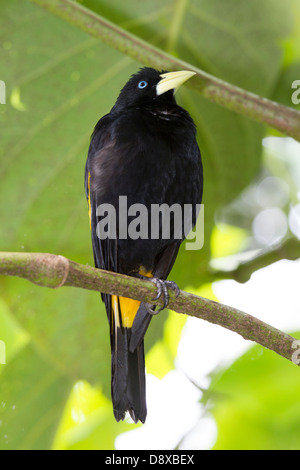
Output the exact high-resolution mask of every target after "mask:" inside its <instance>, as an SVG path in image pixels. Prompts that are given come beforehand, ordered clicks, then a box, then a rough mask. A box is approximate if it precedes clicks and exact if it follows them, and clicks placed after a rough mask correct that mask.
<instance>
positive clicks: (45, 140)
mask: <svg viewBox="0 0 300 470" xmlns="http://www.w3.org/2000/svg"><path fill="white" fill-rule="evenodd" d="M82 3H85V5H86V6H88V7H89V8H92V9H94V10H95V11H96V12H98V13H99V14H102V15H104V16H106V17H107V18H108V19H110V20H111V21H113V22H116V23H117V24H119V25H121V26H122V27H124V28H127V29H129V30H130V31H131V32H133V33H134V34H137V35H139V36H141V37H142V38H144V39H145V40H147V41H149V42H152V43H155V45H157V46H159V47H162V48H164V49H167V50H168V51H170V52H172V53H174V54H176V55H179V56H180V57H181V58H182V59H183V60H186V61H190V62H191V63H193V64H195V65H197V66H200V67H202V68H204V69H205V70H207V71H209V72H211V73H214V74H216V75H217V76H219V77H221V78H224V79H226V80H229V81H231V82H233V83H235V84H237V85H239V86H242V87H245V88H247V89H249V90H251V91H255V92H258V93H261V94H263V95H264V96H269V95H270V94H271V91H272V90H273V88H274V85H275V83H276V80H277V77H278V74H279V71H280V67H281V50H280V47H279V46H278V44H279V43H280V41H281V40H282V39H283V38H284V37H285V36H286V35H287V34H288V32H289V20H290V17H289V11H288V8H287V5H286V4H285V3H284V2H279V0H272V1H271V0H263V1H262V0H260V1H257V0H253V1H251V2H248V1H246V0H242V1H240V2H236V0H228V1H226V2H224V1H222V0H214V1H211V0H201V1H196V0H195V1H191V2H177V1H175V0H167V1H166V2H164V3H163V4H162V3H161V2H158V1H154V2H139V1H137V0H132V1H129V2H125V3H124V2H121V1H120V0H113V1H111V2H102V1H100V0H99V1H96V0H94V1H90V2H88V1H87V2H82ZM0 9H1V17H0V64H1V66H0V67H1V68H0V79H1V80H4V81H5V82H6V86H7V104H6V105H5V106H4V105H1V106H0V124H1V130H0V132H1V141H0V199H1V201H2V204H1V206H0V220H1V224H0V240H1V249H2V250H10V251H19V250H26V251H45V252H53V253H57V254H59V253H60V254H63V255H65V256H67V257H70V258H72V259H74V260H76V261H78V262H83V263H90V264H92V252H91V243H90V233H89V225H88V215H87V207H86V201H85V196H84V191H83V170H84V164H85V158H86V154H87V149H88V144H89V136H90V134H91V132H92V129H93V126H94V124H95V123H96V121H97V120H98V119H99V117H101V116H102V115H103V114H105V113H107V112H108V111H109V110H110V108H111V107H112V105H113V104H114V101H115V99H116V96H117V94H118V92H119V90H120V88H121V87H122V85H123V84H124V83H125V82H126V80H127V79H128V77H129V75H130V74H131V73H133V72H134V71H136V70H137V69H138V68H139V67H140V64H138V63H135V62H133V61H132V60H131V59H129V58H128V57H125V56H124V55H122V54H121V53H119V52H117V51H115V50H112V49H111V48H109V47H108V46H105V45H104V44H102V43H100V42H97V41H96V40H94V39H91V38H90V37H89V36H87V35H86V34H84V33H82V32H81V31H79V30H77V29H76V28H75V27H73V26H70V25H68V24H66V23H65V22H64V21H62V20H60V19H57V18H55V17H54V16H52V15H51V14H49V13H46V12H44V11H43V10H42V9H40V8H39V7H37V6H35V5H33V4H32V3H30V2H29V1H28V0H23V1H22V2H19V1H17V0H11V1H10V2H7V1H5V0H0ZM178 101H179V103H180V104H182V105H183V106H185V107H186V108H187V109H188V110H189V111H190V113H191V114H192V116H193V118H194V119H195V122H196V124H197V128H198V137H199V144H200V147H201V150H202V154H203V162H204V172H205V188H204V203H205V246H204V249H203V250H201V251H200V252H194V251H191V252H188V251H185V250H182V251H181V254H180V256H179V259H178V262H177V263H176V265H175V268H174V273H173V277H174V279H175V280H176V281H177V282H178V283H179V285H180V287H184V286H185V285H197V286H199V285H201V284H202V283H203V282H205V280H206V273H207V265H208V261H209V258H210V249H209V246H210V244H209V239H210V234H211V231H212V228H213V225H214V214H215V211H216V209H217V208H218V207H220V206H221V205H223V204H224V203H226V202H227V201H230V200H231V199H233V198H234V197H235V196H236V195H237V194H238V193H239V192H240V191H241V190H242V189H243V188H244V187H245V186H246V185H247V184H248V183H249V182H250V181H251V179H252V178H253V176H254V175H255V173H256V171H257V169H258V168H259V165H260V154H261V139H262V137H263V135H264V130H263V128H262V127H261V126H259V125H257V124H256V123H253V122H250V121H248V120H247V119H245V118H242V117H240V116H237V115H235V114H234V113H232V112H229V111H226V110H224V109H221V108H220V107H218V106H216V105H213V104H211V103H209V102H207V101H206V100H204V99H203V98H201V97H200V96H198V95H197V94H196V93H194V92H190V91H188V90H186V89H183V90H182V91H181V92H180V93H179V94H178ZM0 295H1V297H2V298H3V300H4V302H5V304H6V305H7V306H8V308H9V309H10V311H11V313H12V314H13V315H15V317H16V318H17V319H18V321H19V322H20V325H21V326H22V327H23V329H24V330H25V332H26V334H28V337H29V338H30V341H31V343H30V345H31V346H30V348H31V349H30V351H31V352H30V353H29V352H27V350H25V349H24V350H23V351H20V352H19V354H18V355H17V356H16V357H15V358H14V361H16V362H15V363H13V362H9V363H8V364H7V366H3V367H6V368H7V371H6V369H5V373H2V374H1V382H2V384H1V389H3V390H7V392H5V393H7V395H5V400H6V398H7V397H8V393H9V394H10V395H11V396H12V397H13V401H14V405H15V406H16V410H18V408H19V404H20V406H21V405H22V387H23V383H22V380H18V376H17V373H19V371H20V370H22V367H23V366H24V373H25V372H26V374H27V375H26V377H27V378H28V382H26V384H27V385H26V386H27V387H28V390H29V389H30V384H31V386H32V388H33V390H34V387H35V385H34V384H38V381H39V378H40V377H39V376H40V374H42V372H41V371H43V364H46V365H45V373H46V372H47V370H49V371H50V372H51V374H52V373H53V383H57V384H58V385H57V386H58V388H57V392H55V395H54V397H53V396H52V394H53V390H52V388H51V387H50V388H48V387H46V388H45V389H43V395H42V398H43V400H44V403H45V408H46V405H47V403H48V404H49V407H50V405H51V406H52V400H54V402H55V403H54V404H55V406H56V410H58V411H57V413H59V410H61V406H62V402H63V401H64V400H65V398H66V390H68V389H69V388H70V384H71V383H74V381H77V380H80V379H86V380H88V381H90V382H91V383H93V384H95V383H99V384H101V386H102V388H103V391H104V392H105V393H106V394H109V388H110V385H109V380H110V371H109V370H110V359H109V355H110V352H109V339H108V326H107V321H106V314H105V312H104V308H103V305H102V304H101V303H100V300H99V295H98V294H96V293H91V292H84V291H81V290H76V289H71V288H69V289H66V288H64V289H62V290H61V291H60V290H53V291H52V290H47V289H42V288H39V287H35V286H31V285H29V284H28V283H26V282H25V281H17V280H16V279H5V280H4V279H3V280H1V286H0ZM165 318H166V316H165V315H164V314H162V315H161V316H160V318H155V319H154V320H153V321H152V325H151V329H150V331H149V333H147V342H148V347H150V346H151V345H152V344H153V343H154V342H155V340H156V339H157V338H158V337H159V336H160V335H161V331H162V323H163V321H164V319H165ZM0 339H1V332H0ZM37 351H38V355H37ZM36 362H37V363H38V364H39V366H38V367H35V366H34V364H35V363H36ZM14 364H16V365H14ZM22 364H23V366H22ZM152 367H153V365H151V368H152ZM58 371H59V372H58ZM51 374H50V375H51ZM2 386H3V388H2ZM36 390H38V388H37V389H36ZM28 393H29V391H28ZM36 393H37V392H36ZM57 394H58V395H59V397H58V396H57ZM33 396H34V395H33ZM40 398H41V397H40ZM1 399H2V397H1V398H0V400H1ZM54 404H53V406H54ZM32 410H33V401H32V400H31V401H28V408H27V412H26V413H22V414H20V415H19V421H18V422H19V426H20V429H21V427H22V426H23V429H25V431H23V434H22V435H21V434H20V433H19V431H20V430H19V431H18V432H17V430H16V424H15V423H16V421H14V418H13V416H12V414H8V415H6V416H7V418H5V419H6V426H7V431H6V434H7V435H9V436H12V435H13V434H16V435H15V437H13V438H12V439H11V440H10V443H11V446H14V445H15V446H16V447H24V446H25V447H26V446H27V447H29V448H31V447H32V448H33V447H34V448H37V447H41V446H44V445H45V446H46V445H48V443H49V442H50V440H51V436H52V434H53V429H54V425H55V422H56V421H57V413H56V414H55V415H54V417H53V420H52V421H51V420H50V421H51V423H50V424H48V425H47V426H45V427H44V428H43V429H44V434H43V438H41V439H38V438H33V437H30V436H32V435H33V436H35V435H36V432H35V431H34V433H33V434H30V433H29V431H28V438H27V436H26V435H25V434H26V433H27V431H26V429H29V428H28V426H27V424H26V423H30V422H31V420H32V421H33V420H34V421H35V422H37V423H38V422H39V420H41V422H42V421H43V420H44V419H46V418H47V417H45V414H47V412H46V411H45V409H44V408H43V406H42V404H41V406H38V407H36V409H35V412H34V413H32V414H30V411H32ZM16 413H17V411H16ZM16 416H17V414H16ZM112 419H113V418H112ZM26 426H27V428H26ZM41 426H43V424H41ZM37 429H38V428H37Z"/></svg>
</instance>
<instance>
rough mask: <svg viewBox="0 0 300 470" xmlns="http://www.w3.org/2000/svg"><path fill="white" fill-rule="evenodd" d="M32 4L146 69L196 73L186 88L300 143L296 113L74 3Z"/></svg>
mask: <svg viewBox="0 0 300 470" xmlns="http://www.w3.org/2000/svg"><path fill="white" fill-rule="evenodd" d="M31 1H32V2H34V3H36V4H38V5H40V6H42V7H44V8H45V9H46V10H48V11H50V12H52V13H54V14H55V15H57V16H59V17H60V18H63V19H64V20H65V21H67V22H68V23H70V24H72V25H74V26H76V27H78V28H79V29H81V30H83V31H85V32H86V33H88V34H90V35H91V36H93V37H95V38H97V39H101V40H102V41H103V42H105V43H106V44H108V45H109V46H111V47H113V48H114V49H117V50H119V51H120V52H123V53H124V54H127V55H129V56H130V57H132V58H133V59H135V60H137V61H138V62H140V63H142V64H144V65H148V66H152V67H155V68H157V69H168V70H179V69H181V70H182V69H184V70H192V71H194V72H196V73H197V75H198V80H195V79H194V80H191V81H190V82H188V83H187V86H190V87H191V88H194V89H195V90H197V91H198V92H199V93H201V95H203V96H204V97H205V98H207V99H208V100H210V101H212V102H213V103H217V104H219V105H221V106H224V107H225V108H227V109H230V110H232V111H235V112H237V113H239V114H241V115H243V116H247V117H249V118H251V119H254V120H255V121H258V122H260V123H263V124H267V125H269V126H271V127H273V128H274V129H277V130H278V131H280V132H283V133H284V134H286V135H289V136H291V137H293V138H294V139H297V140H299V141H300V112H299V111H297V110H296V109H293V108H289V107H287V106H283V105H280V104H278V103H276V102H274V101H271V100H268V99H266V98H262V97H260V96H258V95H256V94H254V93H250V92H248V91H246V90H243V89H241V88H239V87H237V86H234V85H232V84H230V83H227V82H225V81H223V80H220V79H218V78H216V77H214V76H212V75H210V74H208V73H206V72H204V71H203V70H200V69H198V68H197V67H194V66H192V65H191V64H189V63H187V62H184V61H182V60H180V59H178V58H176V57H173V56H171V55H169V54H167V53H166V52H164V51H162V50H160V49H157V48H155V47H154V46H152V45H151V44H149V43H147V42H145V41H143V40H142V39H140V38H138V37H137V36H134V35H133V34H131V33H129V32H128V31H126V30H124V29H122V28H120V27H118V26H117V25H115V24H113V23H111V22H110V21H108V20H106V19H105V18H103V17H101V16H99V15H97V14H96V13H94V12H93V11H91V10H88V9H87V8H85V7H83V6H82V5H80V4H79V3H75V2H73V1H72V0H31Z"/></svg>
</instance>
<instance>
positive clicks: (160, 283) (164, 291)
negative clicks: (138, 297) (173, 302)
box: [138, 275, 180, 315]
mask: <svg viewBox="0 0 300 470" xmlns="http://www.w3.org/2000/svg"><path fill="white" fill-rule="evenodd" d="M138 277H140V278H141V279H145V280H147V281H151V282H153V284H155V285H156V288H157V295H156V297H154V299H153V300H158V299H159V298H160V297H161V296H162V295H164V305H163V306H162V307H159V309H158V310H154V309H153V306H152V305H151V304H149V303H145V307H146V309H147V312H148V313H150V315H157V314H158V313H159V312H161V311H162V310H163V309H164V308H166V307H167V306H168V304H169V298H170V297H169V292H168V289H171V290H173V291H175V292H176V298H177V297H178V296H179V294H180V289H179V287H178V286H177V284H176V283H175V282H173V281H164V280H163V279H159V278H157V277H146V276H142V275H139V276H138ZM154 308H155V307H154Z"/></svg>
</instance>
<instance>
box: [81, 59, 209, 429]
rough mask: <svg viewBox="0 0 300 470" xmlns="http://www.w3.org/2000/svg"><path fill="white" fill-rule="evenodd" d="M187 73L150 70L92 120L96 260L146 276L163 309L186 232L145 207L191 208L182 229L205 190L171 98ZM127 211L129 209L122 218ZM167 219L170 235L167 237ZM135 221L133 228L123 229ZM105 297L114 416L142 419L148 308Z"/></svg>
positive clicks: (186, 125) (88, 177) (188, 133)
mask: <svg viewBox="0 0 300 470" xmlns="http://www.w3.org/2000/svg"><path fill="white" fill-rule="evenodd" d="M192 75H194V73H193V72H189V71H180V72H164V71H162V72H159V71H157V70H154V69H152V68H148V67H145V68H142V69H140V70H139V71H138V72H137V73H135V74H134V75H133V76H132V77H131V78H130V79H129V80H128V82H127V83H126V84H125V86H124V87H123V89H122V90H121V92H120V94H119V96H118V98H117V101H116V103H115V105H114V106H113V108H112V109H111V111H110V113H109V114H106V115H105V116H103V117H102V118H101V119H100V120H99V122H98V123H97V124H96V127H95V129H94V133H93V135H92V138H91V142H90V147H89V152H88V158H87V162H86V168H85V190H86V197H87V201H88V208H89V217H90V227H91V236H92V245H93V253H94V261H95V266H96V267H97V268H100V269H106V270H109V271H114V272H118V273H122V274H126V275H129V276H134V277H142V278H146V279H147V278H148V279H149V280H151V281H152V282H154V283H155V284H156V285H157V288H158V295H157V298H158V297H159V296H160V295H164V298H165V303H164V305H165V306H166V305H167V303H168V288H172V289H175V290H176V291H177V293H178V288H177V286H176V285H175V283H172V282H170V281H166V279H167V276H168V275H169V273H170V271H171V269H172V266H173V264H174V262H175V259H176V256H177V253H178V250H179V246H180V244H181V242H182V241H183V239H184V237H185V235H184V233H180V232H183V231H182V230H180V228H182V227H179V230H178V227H175V219H174V214H173V212H172V211H170V212H169V219H168V217H167V218H164V216H163V215H162V212H159V216H158V217H156V220H153V216H151V209H152V207H154V206H155V207H156V208H157V207H158V206H159V207H160V205H162V204H165V205H166V206H165V207H169V208H171V207H175V206H173V205H174V204H175V205H177V206H176V207H177V208H178V207H179V208H183V207H184V205H185V204H189V205H192V208H193V213H192V217H191V220H190V227H189V228H190V229H191V228H192V226H194V225H195V223H196V217H197V214H196V205H197V204H200V203H201V199H202V186H203V176H202V163H201V156H200V151H199V148H198V145H197V142H196V129H195V125H194V123H193V120H192V118H191V117H190V115H189V114H188V112H187V111H185V110H184V109H183V108H181V107H180V106H178V105H177V104H176V101H175V98H174V92H175V91H176V90H177V88H178V87H179V86H180V85H181V84H183V83H184V82H185V81H186V80H188V79H189V78H190V77H191V76H192ZM121 198H123V199H121ZM124 198H125V200H126V207H125V206H124V204H123V200H124ZM109 208H113V209H114V211H115V212H114V211H112V214H110V216H111V217H110V219H109V222H110V223H111V226H110V228H109V229H107V226H106V230H105V224H104V223H102V222H103V221H104V220H105V217H106V218H107V214H108V212H109ZM127 208H131V209H130V211H129V210H128V213H127V214H125V213H124V212H125V210H127ZM143 208H145V210H146V212H143V211H142V209H143ZM139 211H140V213H141V212H143V218H140V219H139V220H138V221H137V220H136V219H135V217H134V216H135V215H136V214H137V213H138V212H139ZM145 213H146V214H147V215H146V216H145ZM114 214H116V217H115V220H113V219H114V218H113V217H112V216H113V215H114ZM107 220H108V219H107ZM107 220H106V222H107ZM168 220H169V222H170V226H171V229H170V235H169V236H164V234H163V231H164V228H165V223H166V222H167V221H168ZM101 221H102V222H101ZM134 221H135V222H134ZM133 222H134V225H133V227H134V228H135V231H134V230H133V231H132V230H131V232H132V233H131V234H130V233H129V232H130V230H129V228H130V224H132V223H133ZM106 225H107V224H106ZM141 225H144V228H145V227H146V228H148V236H147V234H146V235H145V233H142V230H141ZM177 225H178V224H177ZM182 226H183V223H182ZM175 228H176V230H177V232H178V233H179V235H177V236H176V233H175V232H176V230H174V229H175ZM127 229H128V230H127ZM131 229H132V227H131ZM138 229H140V231H139V230H138ZM172 229H173V230H172ZM130 235H131V236H130ZM151 235H152V236H151ZM102 300H103V301H104V303H105V307H106V311H107V316H108V321H109V325H110V340H111V374H112V375H111V393H112V402H113V411H114V415H115V418H116V420H117V421H119V420H120V419H124V417H125V414H126V412H127V411H128V412H129V413H130V415H131V417H132V419H133V420H134V422H138V421H139V420H140V421H141V422H145V419H146V415H147V409H146V390H145V358H144V335H145V333H146V330H147V327H148V325H149V322H150V319H151V318H152V315H153V314H154V313H156V312H155V307H153V306H151V305H148V304H144V303H143V302H142V303H141V302H139V301H136V300H131V299H127V298H124V297H118V296H116V295H108V294H102Z"/></svg>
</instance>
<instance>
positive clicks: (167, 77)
mask: <svg viewBox="0 0 300 470" xmlns="http://www.w3.org/2000/svg"><path fill="white" fill-rule="evenodd" d="M193 75H196V73H195V72H190V71H189V70H181V71H180V72H167V73H162V74H161V80H160V81H159V82H158V84H157V85H156V94H157V96H159V95H162V94H163V93H166V91H169V90H175V91H176V90H177V89H178V88H179V87H180V86H181V85H182V84H183V83H184V82H186V81H187V80H188V79H189V78H191V77H192V76H193Z"/></svg>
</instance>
